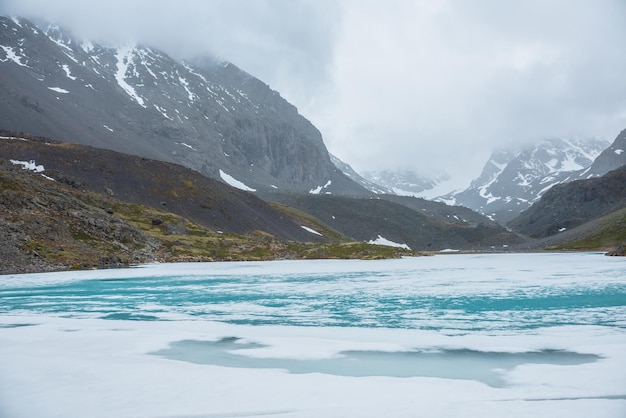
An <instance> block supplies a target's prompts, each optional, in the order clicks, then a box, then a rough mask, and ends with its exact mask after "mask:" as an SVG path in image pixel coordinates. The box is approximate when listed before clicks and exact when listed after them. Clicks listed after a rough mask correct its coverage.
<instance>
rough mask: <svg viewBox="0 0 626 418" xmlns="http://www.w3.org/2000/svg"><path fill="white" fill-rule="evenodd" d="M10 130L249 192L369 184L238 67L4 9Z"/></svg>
mask: <svg viewBox="0 0 626 418" xmlns="http://www.w3.org/2000/svg"><path fill="white" fill-rule="evenodd" d="M0 74H1V77H0V115H1V116H0V128H1V129H7V130H10V131H16V132H19V131H23V132H27V133H31V134H35V135H42V136H48V137H51V138H55V139H59V140H64V141H69V142H75V143H80V144H85V145H93V146H98V147H102V148H108V149H112V150H116V151H120V152H125V153H130V154H135V155H140V156H145V157H149V158H154V159H159V160H164V161H171V162H176V163H179V164H182V165H184V166H187V167H189V168H192V169H194V170H196V171H199V172H201V173H202V174H205V175H208V176H209V177H213V178H216V179H219V180H221V181H224V182H227V183H229V184H231V185H232V186H234V187H239V188H242V189H244V190H248V191H253V190H254V191H258V192H259V193H262V192H263V191H264V190H269V191H272V190H279V191H284V192H304V193H307V192H309V191H311V190H313V191H315V190H317V189H318V188H321V189H323V190H324V192H325V193H338V194H341V193H350V194H355V195H364V194H368V193H369V192H368V191H366V190H365V189H363V188H362V187H361V186H359V185H358V184H356V183H355V182H353V181H352V180H350V179H349V178H348V177H346V176H345V175H344V174H343V173H342V172H341V171H340V170H338V169H337V168H336V167H335V166H334V165H333V164H332V163H331V161H330V157H329V155H328V151H327V149H326V147H325V145H324V142H323V140H322V136H321V134H320V132H319V131H318V130H317V129H316V128H315V127H314V126H313V125H312V124H311V123H310V122H309V121H308V120H306V119H305V118H304V117H302V116H301V115H300V114H299V113H298V110H297V109H296V108H295V107H294V106H293V105H291V104H289V103H288V102H287V101H286V100H284V99H283V98H282V97H281V96H280V94H279V93H278V92H276V91H273V90H271V89H270V88H269V86H267V85H266V84H265V83H263V82H261V81H260V80H258V79H256V78H254V77H253V76H251V75H250V74H247V73H245V72H244V71H242V70H240V69H238V68H237V67H236V66H234V65H232V64H230V63H226V62H218V61H215V60H212V59H204V60H201V61H194V62H180V61H176V60H174V59H172V58H170V57H169V56H167V55H166V54H165V53H163V52H161V51H158V50H156V49H154V48H150V47H148V46H143V45H136V44H128V45H123V46H106V45H102V44H98V43H95V42H90V41H86V40H80V39H77V38H75V37H73V36H72V35H70V34H68V33H67V32H65V31H63V30H61V29H59V28H58V27H55V26H46V27H44V26H43V25H40V26H36V25H34V24H33V23H31V22H29V21H28V20H26V19H21V18H20V19H18V18H7V17H0Z"/></svg>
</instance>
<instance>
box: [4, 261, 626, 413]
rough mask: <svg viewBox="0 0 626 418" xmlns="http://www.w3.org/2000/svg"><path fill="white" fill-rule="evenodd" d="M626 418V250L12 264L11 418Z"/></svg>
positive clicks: (7, 347) (7, 369) (7, 351)
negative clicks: (131, 264)
mask: <svg viewBox="0 0 626 418" xmlns="http://www.w3.org/2000/svg"><path fill="white" fill-rule="evenodd" d="M266 415H278V416H284V417H381V416H389V417H416V416H417V417H468V416H481V417H492V416H493V417H501V416H503V415H506V416H507V418H509V417H511V418H512V417H538V416H546V417H547V416H549V417H560V416H562V417H568V418H572V417H581V418H582V417H584V418H588V417H590V416H593V417H615V418H618V417H619V418H623V417H626V259H624V258H615V257H604V256H602V255H600V254H590V253H588V254H499V255H458V254H457V255H440V256H435V257H418V258H406V259H401V260H382V261H276V262H254V263H210V264H205V263H197V264H161V265H158V264H157V265H147V266H140V267H137V268H131V269H120V270H99V271H86V272H69V273H46V274H32V275H6V276H0V417H5V416H6V417H40V416H41V417H44V416H45V417H64V418H65V417H85V416H89V417H113V416H114V417H145V418H157V417H158V418H165V417H187V418H192V417H193V418H201V417H241V416H266Z"/></svg>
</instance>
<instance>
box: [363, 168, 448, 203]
mask: <svg viewBox="0 0 626 418" xmlns="http://www.w3.org/2000/svg"><path fill="white" fill-rule="evenodd" d="M363 177H364V178H365V179H367V180H368V181H370V182H372V183H374V184H378V185H380V186H381V187H382V188H384V189H386V190H389V191H390V193H389V194H395V195H398V196H414V197H426V196H424V194H425V192H427V191H429V190H432V189H434V188H435V187H436V186H437V185H439V184H441V183H442V182H444V181H446V180H448V179H449V177H448V175H446V174H432V175H430V176H425V175H419V174H417V173H415V172H414V171H411V170H403V171H392V170H373V171H366V172H364V173H363Z"/></svg>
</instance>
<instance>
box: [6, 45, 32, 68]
mask: <svg viewBox="0 0 626 418" xmlns="http://www.w3.org/2000/svg"><path fill="white" fill-rule="evenodd" d="M0 48H2V50H3V51H4V55H5V56H6V58H5V59H2V58H0V61H1V62H7V61H12V62H14V63H15V64H17V65H19V66H20V67H28V65H26V64H25V63H23V62H22V59H27V57H26V56H24V55H19V54H17V53H16V52H15V49H14V48H12V47H10V46H4V45H0Z"/></svg>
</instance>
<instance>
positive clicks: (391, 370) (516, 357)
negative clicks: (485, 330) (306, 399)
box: [151, 337, 601, 387]
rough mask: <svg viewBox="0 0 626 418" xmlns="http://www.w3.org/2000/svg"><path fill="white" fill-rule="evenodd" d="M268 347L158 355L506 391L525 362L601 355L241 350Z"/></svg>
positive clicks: (221, 343) (177, 346) (205, 344)
mask: <svg viewBox="0 0 626 418" xmlns="http://www.w3.org/2000/svg"><path fill="white" fill-rule="evenodd" d="M263 347H265V346H264V345H261V344H257V343H250V342H242V341H241V340H240V339H239V338H237V337H229V338H223V339H221V340H218V341H197V340H182V341H176V342H173V343H171V344H170V347H169V348H167V349H164V350H159V351H156V352H154V353H151V354H154V355H158V356H162V357H166V358H169V359H172V360H180V361H187V362H190V363H196V364H210V365H215V366H222V367H241V368H255V369H283V370H287V371H288V372H289V373H295V374H303V373H324V374H331V375H337V376H353V377H364V376H389V377H440V378H446V379H466V380H477V381H479V382H483V383H485V384H487V385H489V386H492V387H503V386H505V384H506V382H505V379H504V374H505V373H506V372H508V371H510V370H512V369H513V368H515V367H517V366H519V365H522V364H553V365H564V366H565V365H579V364H584V363H591V362H594V361H596V360H598V359H600V358H601V357H600V356H597V355H594V354H581V353H574V352H570V351H560V350H542V351H532V352H522V353H505V352H485V351H475V350H466V349H463V350H439V351H401V352H385V351H342V352H340V353H339V356H338V357H336V358H328V359H321V360H301V359H285V358H255V357H249V356H247V355H244V354H243V353H242V352H241V351H240V350H246V353H250V350H254V349H256V348H263Z"/></svg>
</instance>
